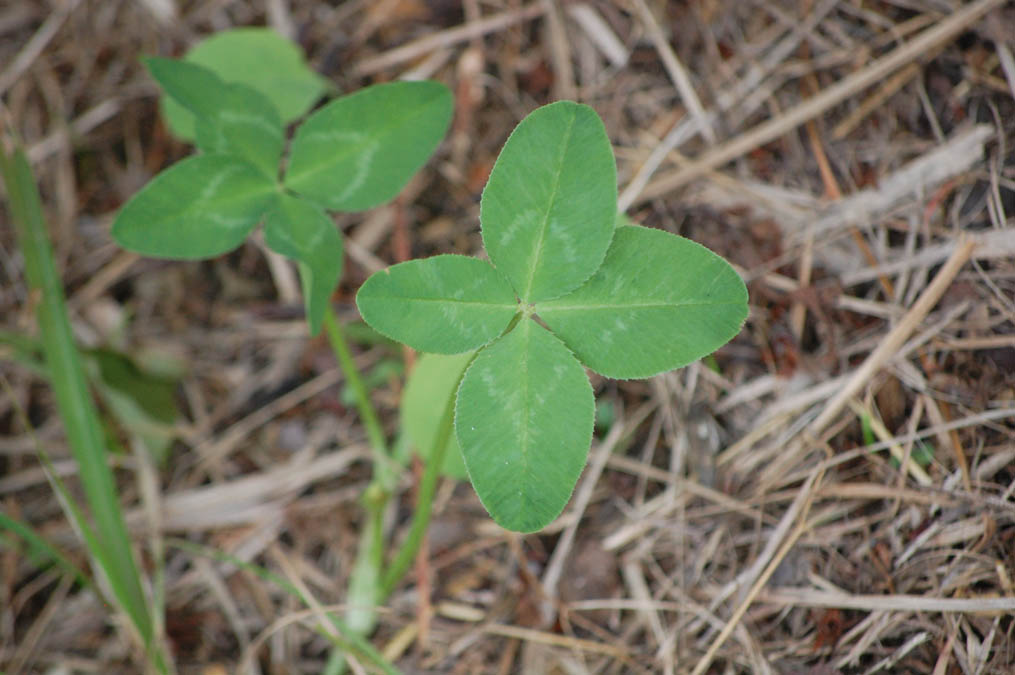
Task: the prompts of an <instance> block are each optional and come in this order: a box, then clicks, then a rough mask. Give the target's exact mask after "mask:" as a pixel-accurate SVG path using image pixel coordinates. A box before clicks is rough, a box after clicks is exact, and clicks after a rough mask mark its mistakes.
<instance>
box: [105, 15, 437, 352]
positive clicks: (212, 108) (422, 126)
mask: <svg viewBox="0 0 1015 675" xmlns="http://www.w3.org/2000/svg"><path fill="white" fill-rule="evenodd" d="M234 33H236V34H234ZM279 41H281V42H282V43H283V44H284V45H287V46H284V47H283V46H279V44H278V42H279ZM204 44H205V45H206V47H205V48H204V49H195V50H194V51H193V52H192V54H193V56H191V58H192V59H193V60H173V59H162V58H151V59H147V60H146V65H147V66H148V70H149V72H150V73H151V74H152V77H154V78H155V79H156V80H157V81H158V83H159V84H160V85H161V86H162V89H163V91H164V92H165V94H166V95H167V97H168V99H169V100H171V101H172V102H173V105H174V106H177V107H178V109H179V110H180V111H183V112H186V113H188V114H189V117H185V118H183V119H184V120H185V122H180V121H179V120H176V122H175V123H177V124H183V125H184V126H185V127H186V129H187V130H190V129H192V130H193V134H194V137H195V138H196V143H197V147H198V150H199V153H198V154H196V155H193V156H191V157H188V158H186V159H184V160H182V161H180V162H178V163H176V164H174V165H173V166H171V167H169V168H168V169H166V170H165V171H163V172H162V173H160V174H159V175H158V176H156V177H155V178H154V179H152V180H151V182H149V183H148V184H147V185H146V186H145V187H144V188H142V189H141V191H140V192H138V193H137V194H136V195H134V197H133V198H132V199H131V200H130V201H128V202H127V204H125V205H124V207H123V209H122V210H121V211H120V213H119V214H118V216H117V218H116V220H115V221H114V223H113V228H112V234H113V237H114V239H116V241H117V242H118V243H119V244H120V245H121V246H123V247H124V248H126V249H129V250H132V251H135V252H138V253H142V254H145V255H150V256H156V257H161V258H175V259H200V258H209V257H212V256H216V255H220V254H222V253H226V252H228V251H231V250H232V249H234V248H236V247H237V246H239V245H240V244H241V243H243V241H244V240H245V239H246V238H247V236H248V235H249V234H250V233H251V232H252V231H253V229H254V228H255V227H256V226H257V225H258V224H259V223H261V222H263V223H264V239H265V243H266V244H267V245H268V247H269V248H271V249H272V250H274V251H275V252H277V253H280V254H282V255H284V256H287V257H289V258H292V259H294V260H296V261H297V262H298V263H299V270H300V279H301V282H302V286H303V295H304V303H305V305H306V312H307V322H308V324H309V326H310V332H311V333H312V334H316V333H317V332H318V331H319V330H320V328H321V324H322V320H323V317H324V312H325V309H326V308H327V303H328V299H329V297H330V296H331V293H332V292H333V291H334V289H335V286H336V285H337V283H338V280H339V277H340V275H341V271H342V248H343V247H342V238H341V236H340V235H339V233H338V231H337V229H336V227H335V224H334V223H333V222H332V220H331V218H330V217H329V216H328V215H327V213H326V211H325V210H326V209H331V210H344V211H359V210H363V209H368V208H371V207H373V206H377V205H379V204H382V203H384V202H386V201H389V200H390V199H392V198H393V197H394V196H395V195H396V194H397V193H398V191H399V190H401V189H402V187H403V186H404V185H405V184H406V182H408V180H409V179H410V178H411V177H412V175H413V174H414V173H415V172H416V171H417V170H418V169H419V168H420V167H421V166H422V165H423V164H424V163H425V162H426V160H427V159H428V158H429V157H430V155H431V154H432V153H433V151H434V149H435V148H436V147H437V144H438V143H440V141H441V139H442V138H443V137H444V134H445V132H446V131H447V128H448V125H449V123H450V120H451V112H452V98H451V92H450V91H449V90H448V88H447V87H445V86H444V85H443V84H440V83H438V82H429V81H425V82H392V83H388V84H379V85H374V86H371V87H367V88H365V89H362V90H360V91H358V92H355V93H353V94H350V95H347V96H342V97H340V98H337V99H335V100H334V101H332V102H330V103H328V104H327V105H325V106H324V107H322V108H320V109H319V110H317V111H316V112H314V113H313V114H312V115H310V116H309V117H308V118H307V119H306V120H305V121H304V122H303V123H302V124H301V125H300V126H299V127H298V128H297V130H296V132H295V135H294V137H293V139H292V142H291V144H290V148H289V153H288V157H287V158H286V160H285V161H283V150H284V148H285V140H286V139H285V126H284V122H285V120H288V119H291V118H292V117H293V116H294V115H298V114H302V112H305V109H306V107H307V106H309V104H310V103H312V102H313V100H314V99H316V98H317V97H318V96H319V95H320V82H319V80H320V78H319V77H318V76H316V75H315V74H314V73H313V72H312V71H309V69H307V68H306V66H304V65H303V64H302V59H301V58H299V54H298V51H294V50H295V49H296V48H295V46H293V45H291V44H290V43H287V42H285V41H284V40H282V38H280V37H278V36H274V37H273V38H269V37H267V36H266V35H265V33H264V32H263V31H252V30H240V31H235V32H230V33H228V34H226V35H220V36H216V37H215V38H212V39H211V40H209V41H207V42H206V43H204ZM237 45H240V46H241V47H242V49H240V48H239V47H237ZM257 49H260V50H261V52H262V53H261V56H262V58H265V59H266V61H267V62H268V63H270V65H269V66H265V67H264V68H260V67H258V69H251V68H249V67H248V68H247V69H246V71H241V72H243V73H245V79H244V78H240V77H238V75H237V73H234V72H233V71H234V70H236V66H235V64H234V65H232V66H222V65H220V67H218V68H217V69H212V68H209V67H206V66H204V65H200V64H199V63H198V61H201V60H204V61H209V62H211V63H219V62H220V61H223V60H229V59H230V55H232V57H234V60H235V58H238V57H237V54H238V55H239V56H243V55H244V54H246V51H244V50H247V51H251V50H253V51H256V50H257ZM294 54H295V56H294ZM198 57H199V58H198ZM294 58H296V61H295V62H294V61H293V59H294ZM215 59H219V61H216V60H215ZM239 61H240V62H242V61H244V59H243V58H240V59H239ZM301 68H302V70H300V69H301ZM303 71H306V72H303ZM217 72H224V73H226V74H232V75H234V76H236V77H237V79H233V80H229V81H227V80H225V79H223V78H222V77H220V76H219V75H218V74H216V73H217ZM258 78H260V79H258ZM252 84H255V85H258V86H252ZM262 92H268V93H267V94H266V93H262ZM287 92H288V98H287ZM294 100H295V102H298V106H297V107H296V108H293V107H292V105H293V103H294ZM280 106H284V107H285V112H284V113H280V112H279V107H280ZM301 106H302V109H301ZM176 109H177V108H173V107H170V110H171V111H172V110H176ZM294 111H295V112H294ZM171 119H172V118H171ZM283 166H284V171H282V170H281V167H283Z"/></svg>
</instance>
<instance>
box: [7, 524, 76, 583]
mask: <svg viewBox="0 0 1015 675" xmlns="http://www.w3.org/2000/svg"><path fill="white" fill-rule="evenodd" d="M0 530H6V531H8V532H10V533H12V534H13V535H14V536H16V537H17V538H19V539H21V541H22V542H24V544H25V546H26V548H27V553H28V555H29V556H30V559H31V560H33V561H35V564H36V565H39V566H41V565H43V564H50V563H51V564H53V565H56V566H57V567H59V568H60V570H61V571H63V573H64V574H66V575H68V576H72V577H74V578H75V579H76V580H77V582H78V583H79V584H81V585H82V586H84V587H85V588H91V585H92V584H91V580H89V579H88V577H87V576H86V575H85V573H84V572H83V571H82V570H81V569H80V568H78V566H77V565H75V564H74V563H73V562H71V561H70V559H68V558H67V556H65V555H64V554H63V553H61V552H60V550H59V549H57V548H56V547H55V546H53V545H52V544H50V543H49V542H48V541H47V540H46V539H45V538H43V537H41V536H39V535H38V534H37V533H36V532H35V530H33V529H32V528H31V527H29V526H28V525H27V524H25V523H23V522H21V521H20V520H17V519H15V518H11V517H10V516H8V515H6V514H5V513H2V512H0Z"/></svg>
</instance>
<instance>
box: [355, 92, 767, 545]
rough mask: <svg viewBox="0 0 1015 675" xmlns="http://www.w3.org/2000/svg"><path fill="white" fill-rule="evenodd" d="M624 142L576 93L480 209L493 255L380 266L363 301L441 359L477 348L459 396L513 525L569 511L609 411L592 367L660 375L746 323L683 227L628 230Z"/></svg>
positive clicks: (740, 288)
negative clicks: (619, 147)
mask: <svg viewBox="0 0 1015 675" xmlns="http://www.w3.org/2000/svg"><path fill="white" fill-rule="evenodd" d="M616 220H617V179H616V167H615V163H614V157H613V150H612V148H611V146H610V141H609V138H608V137H607V135H606V131H605V129H604V127H603V124H602V122H601V121H600V119H599V117H598V115H597V114H596V113H595V111H594V110H593V109H592V108H590V107H588V106H585V105H581V104H577V103H572V102H569V101H561V102H557V103H553V104H550V105H547V106H544V107H542V108H539V109H537V110H536V111H534V112H533V113H532V114H530V115H529V116H528V117H526V118H525V119H524V120H522V122H521V123H520V124H519V125H518V126H517V128H516V129H515V130H514V132H513V133H512V134H511V136H510V137H509V139H508V141H507V143H506V144H505V146H504V148H503V150H502V151H501V154H500V156H499V157H498V159H497V162H496V164H495V165H494V168H493V171H492V172H491V174H490V180H489V182H488V183H487V186H486V189H485V190H484V192H483V197H482V202H481V205H480V221H481V225H482V237H483V243H484V246H485V248H486V251H487V253H488V255H489V257H490V261H489V262H487V261H485V260H480V259H478V258H470V257H465V256H458V255H438V256H435V257H432V258H426V259H422V260H413V261H409V262H405V263H401V264H399V265H395V266H393V267H391V268H389V269H387V270H383V271H381V272H378V273H376V274H374V275H373V276H371V277H370V278H369V279H368V280H367V281H366V283H364V284H363V286H362V287H361V288H360V291H359V293H358V295H357V299H356V301H357V305H358V306H359V310H360V313H361V314H362V316H363V318H364V319H365V320H366V321H367V323H369V324H370V325H371V326H373V327H374V328H375V329H376V330H378V331H379V332H381V333H383V334H385V335H387V336H389V337H391V338H394V339H396V340H398V341H400V342H403V343H405V344H407V345H409V346H410V347H413V348H414V349H417V350H419V351H423V352H433V353H438V354H457V353H462V352H467V351H470V350H478V351H477V352H476V354H475V356H474V358H473V360H472V363H471V364H470V365H469V366H468V368H467V369H466V370H465V373H464V375H463V376H462V380H461V384H460V385H459V387H458V391H457V401H456V406H455V434H456V436H457V439H458V442H459V444H460V446H461V450H462V455H463V458H464V460H465V466H466V469H467V471H468V474H469V477H470V479H471V481H472V484H473V486H474V487H475V489H476V493H477V494H478V495H479V498H480V500H481V501H482V503H483V505H484V506H485V507H486V509H487V511H489V513H490V515H491V516H492V517H493V518H494V520H495V521H497V522H498V523H499V524H500V525H502V526H503V527H505V528H508V529H511V530H516V531H520V532H531V531H535V530H538V529H540V528H542V527H544V526H545V525H547V524H548V523H549V522H550V521H551V520H553V519H554V518H555V517H556V516H557V515H559V514H560V512H561V511H562V510H563V508H564V506H565V505H566V504H567V501H568V498H569V497H570V495H571V492H572V491H573V489H574V486H575V483H576V482H577V480H578V476H579V474H580V473H581V471H582V468H583V467H584V465H585V462H586V458H587V455H588V449H589V445H590V443H591V438H592V428H593V422H594V415H595V401H594V397H593V392H592V387H591V385H590V384H589V380H588V377H587V376H586V374H585V370H584V368H583V365H584V366H587V367H588V368H590V369H591V370H593V371H595V372H597V373H600V374H602V375H605V376H607V377H612V378H641V377H649V376H652V375H655V374H658V373H661V372H665V371H667V370H672V369H674V368H679V367H681V366H684V365H686V364H688V363H690V362H692V361H694V360H696V359H698V358H701V357H702V356H705V355H706V354H709V353H711V352H712V351H714V350H715V349H717V348H718V347H720V346H721V345H723V344H724V343H726V342H727V341H729V340H730V339H731V338H732V337H733V336H735V335H736V334H737V333H738V332H739V331H740V328H741V326H742V324H743V322H744V319H745V318H746V316H747V290H746V288H745V286H744V283H743V281H742V280H741V279H740V277H739V276H738V275H737V273H736V272H735V271H734V270H733V268H732V267H731V266H730V265H729V264H728V263H727V262H726V261H725V260H723V259H722V258H721V257H719V256H718V255H716V254H714V253H712V252H711V251H709V250H708V249H706V248H704V247H703V246H700V245H698V244H696V243H694V242H691V241H689V240H687V239H684V238H682V237H678V236H676V235H673V234H670V233H667V232H663V231H660V230H652V229H647V228H643V227H639V226H628V225H624V226H620V227H618V226H616V224H615V223H616Z"/></svg>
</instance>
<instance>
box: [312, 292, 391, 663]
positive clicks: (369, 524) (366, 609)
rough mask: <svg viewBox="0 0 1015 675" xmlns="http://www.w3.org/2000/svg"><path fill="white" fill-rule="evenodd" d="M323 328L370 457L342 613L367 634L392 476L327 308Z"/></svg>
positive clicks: (339, 658)
mask: <svg viewBox="0 0 1015 675" xmlns="http://www.w3.org/2000/svg"><path fill="white" fill-rule="evenodd" d="M324 330H325V332H326V333H327V334H328V342H329V343H330V344H331V350H332V352H334V354H335V358H336V359H337V360H338V365H339V367H340V368H341V369H342V373H343V374H344V375H345V381H346V382H347V383H348V384H349V387H350V389H352V393H353V397H354V398H355V399H356V408H357V410H358V411H359V417H360V421H361V422H362V423H363V427H364V429H366V433H367V439H368V440H369V442H370V452H371V454H372V456H373V460H374V461H373V478H372V479H371V481H370V485H369V486H368V487H367V489H366V490H365V491H364V493H363V495H362V500H361V501H362V502H363V506H364V508H365V510H366V523H365V525H364V528H363V536H361V537H360V540H359V550H358V551H357V553H356V562H355V564H354V565H353V570H352V574H351V575H350V577H349V587H348V599H349V602H350V605H351V607H350V609H349V611H348V612H347V614H346V621H347V622H348V625H349V629H350V630H351V631H353V633H354V634H356V635H368V634H369V633H370V632H371V631H372V630H373V628H374V625H375V623H376V620H377V612H376V607H377V605H378V604H379V603H380V602H381V600H382V597H381V592H380V586H379V581H380V574H381V567H382V565H383V562H384V507H385V506H386V505H387V503H388V500H389V499H390V498H391V494H392V491H393V488H394V485H395V483H396V482H397V480H398V474H397V471H396V468H395V466H394V461H393V460H392V458H391V455H390V454H389V453H388V445H387V442H386V441H385V439H384V431H383V429H382V428H381V423H380V419H379V418H378V416H377V411H376V410H375V409H374V406H373V403H371V401H370V394H369V392H367V388H366V385H365V384H364V383H363V378H362V377H361V376H360V372H359V369H358V368H357V367H356V362H355V361H354V360H353V358H352V352H350V351H349V343H348V342H347V341H346V339H345V335H344V333H343V332H342V328H341V326H340V325H339V322H338V319H337V318H336V317H335V312H334V310H332V308H331V307H330V306H329V307H328V308H327V309H326V310H325V312H324ZM325 672H328V673H342V672H345V659H344V657H343V655H342V651H341V650H337V649H336V650H335V651H333V652H332V654H331V658H330V659H329V661H328V665H327V668H326V670H325Z"/></svg>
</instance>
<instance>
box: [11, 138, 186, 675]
mask: <svg viewBox="0 0 1015 675" xmlns="http://www.w3.org/2000/svg"><path fill="white" fill-rule="evenodd" d="M0 173H2V174H3V179H4V183H5V185H6V188H7V198H8V202H9V207H10V211H11V215H12V219H13V221H14V224H15V228H16V230H17V235H18V243H19V246H20V249H21V251H22V254H23V255H24V260H25V276H26V278H27V281H28V285H29V287H30V289H31V290H32V292H33V294H32V297H37V298H38V300H37V302H36V307H35V313H36V320H37V322H38V326H39V334H40V337H41V341H42V348H43V354H44V355H45V360H46V366H47V368H48V370H49V373H50V382H51V384H52V387H53V393H54V396H55V398H56V403H57V409H58V410H59V413H60V417H61V419H62V420H63V424H64V428H65V430H66V433H67V439H68V441H69V443H70V446H71V452H72V454H73V456H74V459H75V461H76V463H77V466H78V472H79V475H80V478H81V482H82V485H83V487H84V492H85V498H86V500H87V502H88V505H89V509H90V511H91V515H92V518H93V519H94V521H95V528H96V533H95V534H96V536H95V540H94V544H95V545H93V546H91V547H90V548H91V549H92V550H91V554H92V556H93V560H94V561H95V564H96V565H97V566H98V568H99V569H101V571H102V573H103V574H104V576H105V578H106V579H107V580H108V582H109V585H110V588H111V589H112V591H113V594H114V595H115V597H116V600H117V602H118V603H119V604H120V606H121V608H122V609H123V611H124V612H125V613H126V614H127V616H129V617H130V620H131V622H132V623H133V625H134V627H135V629H136V630H137V632H138V634H139V636H140V638H141V640H142V642H143V644H144V647H145V649H146V653H147V657H148V658H149V659H150V660H151V662H152V663H153V665H154V666H155V668H156V669H157V670H159V671H160V672H166V665H165V663H164V661H163V659H162V657H161V655H160V650H159V649H158V648H157V647H156V646H155V645H154V644H153V643H154V630H153V624H152V617H151V615H150V613H149V612H150V609H149V606H148V602H147V600H146V598H145V594H144V591H143V590H142V586H141V575H140V572H139V570H138V567H137V564H136V562H135V560H134V555H133V552H132V551H131V547H130V537H129V535H128V533H127V526H126V524H125V522H124V519H123V513H122V511H121V509H120V502H119V499H118V495H117V491H116V483H115V481H114V480H113V473H112V471H111V470H110V468H109V466H108V464H107V463H106V446H105V443H104V440H103V436H102V429H101V426H100V424H99V417H98V412H97V411H96V408H95V404H94V402H93V401H92V398H91V395H90V392H89V390H88V386H87V384H86V381H85V374H84V368H83V367H82V365H81V361H80V359H79V355H78V351H77V347H76V345H75V344H74V339H73V336H72V333H71V328H70V321H69V320H68V318H67V311H66V305H65V302H64V297H63V286H62V283H61V281H60V278H59V276H58V274H57V272H56V265H55V264H54V262H53V255H52V250H51V247H50V244H49V239H48V236H47V232H46V222H45V218H44V216H43V213H42V202H41V200H40V198H39V191H38V188H37V186H36V184H35V179H34V177H33V176H32V171H31V168H30V167H29V165H28V161H27V159H26V158H25V155H24V153H23V152H22V151H21V150H15V151H14V152H13V153H11V154H10V155H8V151H7V147H6V146H5V147H2V148H0Z"/></svg>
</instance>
